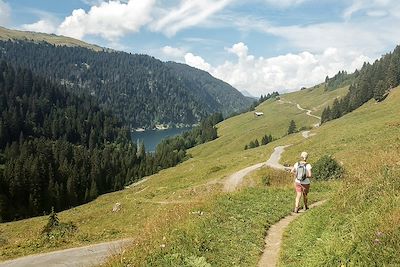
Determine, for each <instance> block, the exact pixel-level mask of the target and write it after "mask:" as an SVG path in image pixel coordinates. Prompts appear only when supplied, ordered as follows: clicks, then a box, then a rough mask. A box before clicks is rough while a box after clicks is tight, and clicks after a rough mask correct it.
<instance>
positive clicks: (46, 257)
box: [0, 100, 321, 267]
mask: <svg viewBox="0 0 400 267" xmlns="http://www.w3.org/2000/svg"><path fill="white" fill-rule="evenodd" d="M280 102H283V101H282V100H280ZM283 103H285V102H283ZM286 103H290V104H294V103H292V102H286ZM297 108H299V109H301V110H305V109H303V108H301V106H300V105H299V104H297ZM307 115H308V116H312V117H315V118H318V119H321V118H320V117H318V116H315V115H312V114H311V110H307ZM317 125H319V123H318V124H317ZM302 135H303V137H304V138H309V137H311V136H313V135H315V134H310V131H304V132H302ZM289 146H291V145H285V146H278V147H275V149H274V152H273V153H272V154H271V156H270V158H269V159H268V160H267V161H266V162H262V163H258V164H255V165H252V166H250V167H247V168H244V169H242V170H240V171H237V172H235V173H234V174H232V175H230V176H229V177H228V178H227V179H225V181H224V191H225V192H232V191H235V190H236V189H237V187H238V186H239V185H240V184H241V183H242V181H243V178H244V177H245V176H246V175H248V174H249V173H251V172H253V171H254V170H257V169H259V168H261V167H263V166H268V167H271V168H274V169H278V170H287V169H288V168H287V167H285V166H283V165H282V164H280V163H279V160H280V159H281V155H282V153H283V152H284V151H285V148H287V147H289ZM147 180H148V178H145V179H142V180H141V181H138V182H136V183H133V184H131V185H129V186H126V188H132V187H135V186H138V185H140V184H142V183H145V182H146V181H147ZM145 189H146V188H145ZM145 189H143V190H145ZM184 202H185V201H158V202H154V203H155V204H161V205H166V204H178V203H184ZM185 203H186V202H185ZM316 204H318V203H316ZM290 216H292V215H290ZM290 216H288V217H290ZM297 216H298V214H296V215H294V217H293V219H294V218H296V217H297ZM288 217H286V218H288ZM286 218H285V219H286ZM285 219H283V220H285ZM293 219H291V220H290V221H292V220H293ZM290 221H289V222H288V223H287V224H289V223H290ZM271 229H272V227H271ZM268 232H270V231H268ZM280 236H281V234H280ZM267 238H268V235H267ZM266 240H267V239H266ZM130 242H132V239H124V240H117V241H112V242H105V243H100V244H94V245H90V246H86V247H77V248H70V249H65V250H60V251H54V252H50V253H42V254H37V255H31V256H26V257H22V258H17V259H14V260H9V261H5V262H0V267H5V266H10V267H20V266H21V267H25V266H27V267H31V266H32V267H36V266H37V267H39V266H85V267H86V266H93V265H98V264H100V263H102V262H104V261H105V260H106V258H107V257H108V256H110V255H112V254H116V253H120V252H121V251H122V250H123V248H124V247H125V246H127V245H128V244H129V243H130ZM268 242H269V241H268ZM278 247H279V246H278ZM266 250H267V248H266ZM268 257H269V256H268ZM259 266H274V265H259Z"/></svg>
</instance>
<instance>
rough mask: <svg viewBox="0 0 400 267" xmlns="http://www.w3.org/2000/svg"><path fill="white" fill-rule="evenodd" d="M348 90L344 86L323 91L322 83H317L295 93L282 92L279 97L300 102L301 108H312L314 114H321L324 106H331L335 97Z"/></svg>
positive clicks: (342, 94)
mask: <svg viewBox="0 0 400 267" xmlns="http://www.w3.org/2000/svg"><path fill="white" fill-rule="evenodd" d="M348 90H349V87H348V86H346V87H343V88H338V89H336V90H333V91H327V92H325V86H324V85H317V86H314V87H311V88H307V89H304V90H301V91H298V92H295V93H290V94H284V95H282V96H281V97H282V99H284V100H287V101H292V102H294V103H298V104H300V106H301V107H302V108H305V109H309V110H312V111H313V114H314V115H317V116H321V114H322V111H323V110H324V108H325V107H326V106H328V105H331V106H332V104H333V101H334V100H335V98H337V97H342V96H344V95H345V94H346V93H347V92H348Z"/></svg>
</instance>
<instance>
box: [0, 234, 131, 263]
mask: <svg viewBox="0 0 400 267" xmlns="http://www.w3.org/2000/svg"><path fill="white" fill-rule="evenodd" d="M130 242H132V240H130V239H123V240H118V241H113V242H107V243H101V244H95V245H91V246H86V247H78V248H70V249H65V250H60V251H55V252H49V253H43V254H38V255H31V256H26V257H23V258H18V259H15V260H9V261H5V262H1V263H0V267H5V266H7V267H43V266H46V267H53V266H54V267H56V266H57V267H58V266H95V265H99V264H101V263H102V262H104V261H105V260H106V258H107V257H109V256H111V255H113V254H117V253H121V251H122V249H123V248H124V247H125V246H126V245H128V244H129V243H130Z"/></svg>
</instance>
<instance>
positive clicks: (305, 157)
mask: <svg viewBox="0 0 400 267" xmlns="http://www.w3.org/2000/svg"><path fill="white" fill-rule="evenodd" d="M300 157H301V158H302V159H304V160H306V159H307V158H308V153H307V152H305V151H303V152H301V154H300Z"/></svg>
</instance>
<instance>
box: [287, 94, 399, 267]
mask: <svg viewBox="0 0 400 267" xmlns="http://www.w3.org/2000/svg"><path fill="white" fill-rule="evenodd" d="M399 100H400V91H399V89H398V88H397V89H395V90H393V92H392V93H391V95H390V96H389V97H388V99H386V100H385V101H384V102H382V103H378V104H376V103H375V102H373V101H371V102H369V103H367V104H366V105H364V106H363V107H361V108H360V109H359V110H356V111H354V112H352V113H350V114H348V115H346V116H345V117H343V118H341V119H340V120H337V121H332V122H330V123H328V124H327V125H326V126H324V127H321V128H320V129H319V130H318V135H317V136H315V138H313V139H312V140H311V139H310V140H309V141H308V143H302V144H299V145H298V146H295V147H292V148H290V150H289V151H288V153H287V154H285V155H284V157H285V158H290V156H291V155H294V154H296V153H298V152H299V151H301V150H303V149H309V151H312V153H313V155H314V157H315V158H318V156H319V155H322V154H325V153H326V154H333V155H335V157H336V158H337V159H338V160H340V161H342V162H343V163H344V166H345V168H346V170H347V175H346V178H345V180H344V182H343V185H342V186H340V187H339V190H338V191H337V193H336V194H335V195H334V196H333V197H332V199H331V200H330V202H329V203H328V204H327V205H326V207H325V208H324V209H317V210H314V211H311V212H310V213H307V214H306V215H304V216H303V217H301V218H300V219H299V220H297V221H296V222H295V223H293V224H291V225H290V227H289V229H288V230H287V232H286V234H285V239H284V246H283V250H282V253H281V258H280V259H281V264H280V265H281V266H341V265H342V266H378V265H379V266H385V265H393V266H397V265H399V264H400V260H399V259H400V242H399V240H400V204H399V203H400V195H399V192H400V162H399V160H398V159H399V158H400V143H399V141H400V139H399V138H400V120H399V116H398V115H399V110H400V104H399V103H400V102H399ZM332 133H335V134H332Z"/></svg>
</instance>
